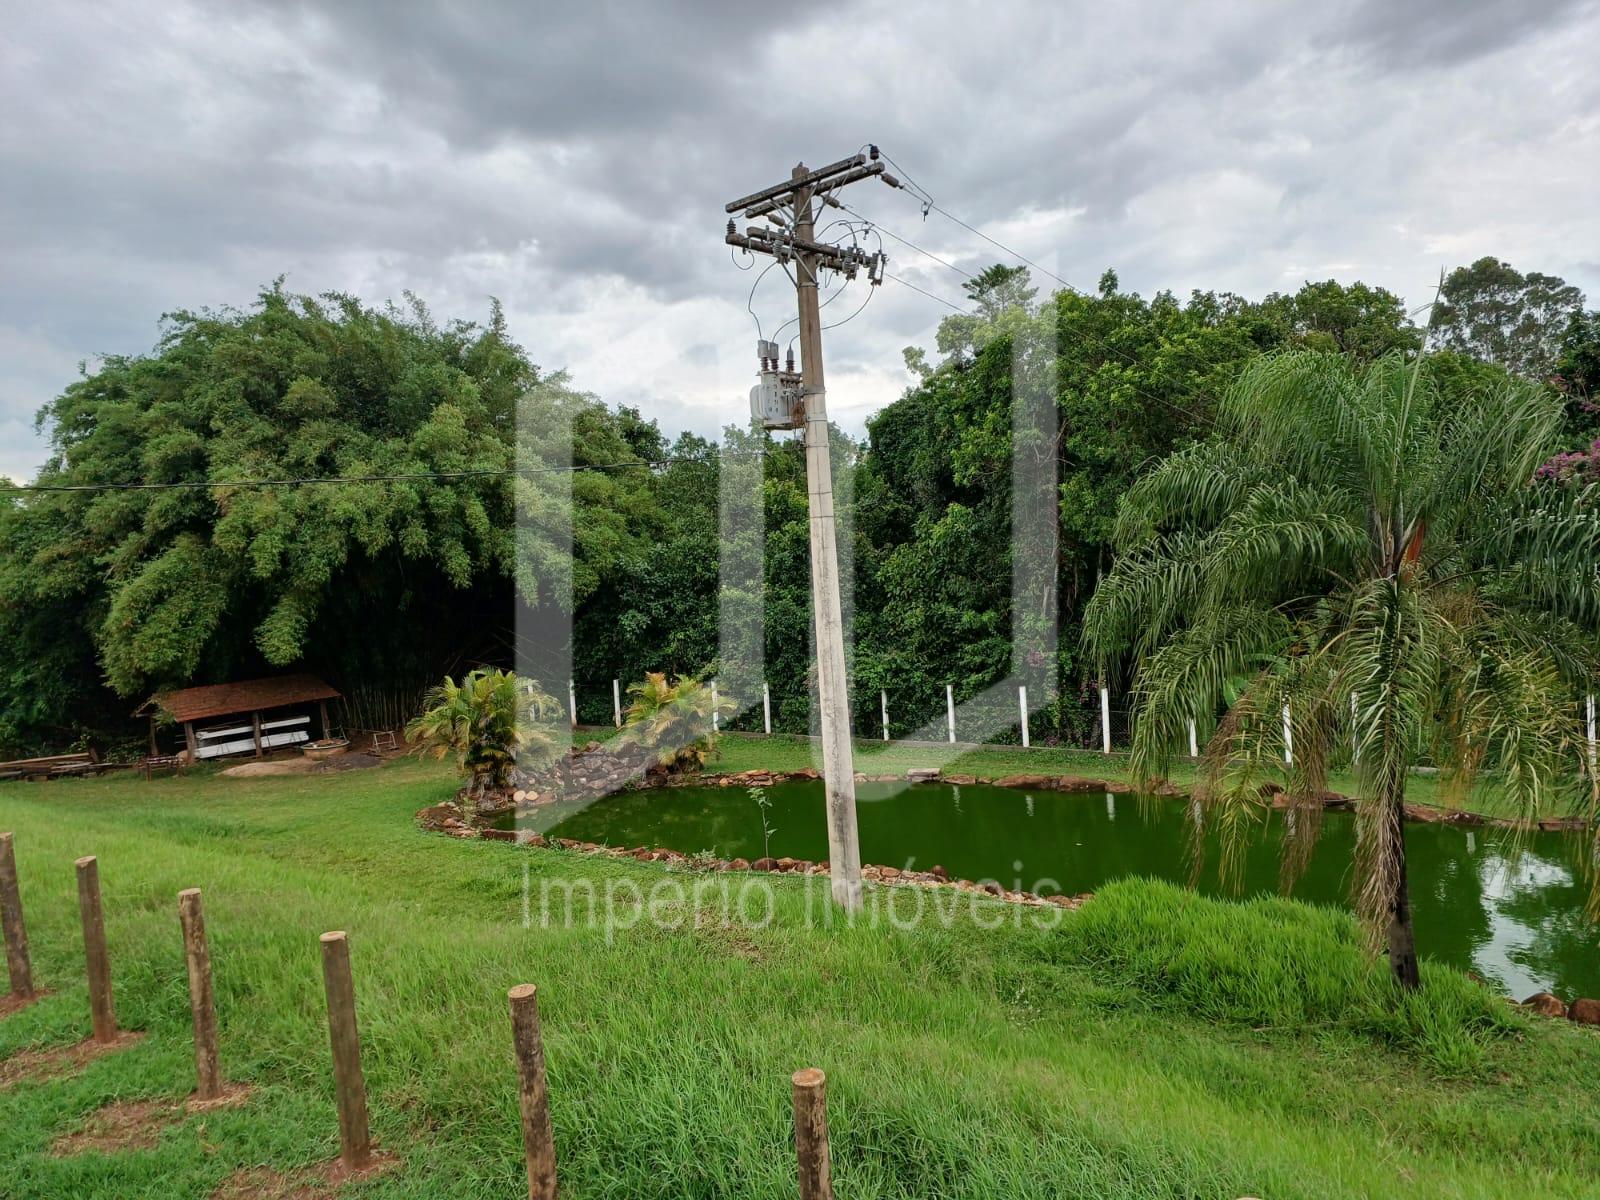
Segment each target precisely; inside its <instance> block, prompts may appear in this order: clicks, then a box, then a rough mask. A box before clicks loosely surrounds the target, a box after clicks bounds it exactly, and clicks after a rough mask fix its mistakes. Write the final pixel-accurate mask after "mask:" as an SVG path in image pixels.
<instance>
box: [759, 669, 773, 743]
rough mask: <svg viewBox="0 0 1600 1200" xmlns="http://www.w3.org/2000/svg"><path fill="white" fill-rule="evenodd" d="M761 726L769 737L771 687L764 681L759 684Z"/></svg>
mask: <svg viewBox="0 0 1600 1200" xmlns="http://www.w3.org/2000/svg"><path fill="white" fill-rule="evenodd" d="M761 724H762V725H763V726H764V727H765V728H766V731H767V733H768V735H769V736H770V735H771V733H772V687H771V685H769V684H768V683H766V682H765V681H763V682H762V684H761Z"/></svg>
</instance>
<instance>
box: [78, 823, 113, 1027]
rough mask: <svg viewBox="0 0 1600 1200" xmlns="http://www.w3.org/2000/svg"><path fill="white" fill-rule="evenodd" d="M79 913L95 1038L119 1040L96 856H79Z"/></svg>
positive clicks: (98, 866) (90, 1014)
mask: <svg viewBox="0 0 1600 1200" xmlns="http://www.w3.org/2000/svg"><path fill="white" fill-rule="evenodd" d="M73 865H74V866H75V867H77V869H78V915H79V916H80V917H81V918H82V919H83V957H84V962H85V963H86V965H87V966H88V969H89V1017H90V1020H91V1022H92V1023H93V1027H94V1040H95V1041H97V1042H102V1043H104V1042H114V1041H116V1040H117V1009H116V1005H115V1004H114V1003H113V1002H112V999H111V956H110V954H108V953H107V951H106V917H105V910H104V909H103V908H102V907H101V904H100V864H99V863H98V862H97V861H96V859H95V857H94V855H92V854H91V855H88V856H86V857H84V858H80V859H78V861H77V862H76V863H74V864H73Z"/></svg>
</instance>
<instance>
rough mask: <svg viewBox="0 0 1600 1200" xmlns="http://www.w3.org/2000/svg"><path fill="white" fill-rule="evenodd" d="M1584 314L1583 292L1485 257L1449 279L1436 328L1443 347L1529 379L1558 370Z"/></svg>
mask: <svg viewBox="0 0 1600 1200" xmlns="http://www.w3.org/2000/svg"><path fill="white" fill-rule="evenodd" d="M1582 311H1583V293H1582V292H1581V291H1579V290H1578V289H1577V288H1576V287H1574V286H1573V285H1572V284H1570V283H1568V282H1567V281H1566V280H1564V279H1562V278H1560V277H1559V276H1556V275H1543V274H1540V273H1539V272H1538V271H1529V272H1528V273H1527V274H1526V275H1524V274H1523V273H1522V272H1520V271H1518V270H1517V269H1516V268H1514V267H1513V266H1512V265H1511V264H1510V263H1507V262H1502V261H1501V260H1500V259H1497V258H1492V257H1484V258H1480V259H1479V260H1478V261H1477V262H1475V263H1473V264H1472V265H1471V266H1470V267H1457V268H1456V269H1455V270H1454V271H1451V272H1450V274H1449V275H1447V276H1445V280H1444V286H1443V287H1442V288H1441V290H1440V292H1439V301H1438V303H1437V304H1436V305H1435V306H1434V310H1433V319H1432V322H1431V329H1432V330H1433V332H1434V335H1435V337H1436V339H1437V343H1438V344H1439V345H1441V346H1443V347H1445V348H1446V349H1450V350H1460V351H1463V352H1464V353H1467V354H1472V355H1475V356H1477V357H1478V358H1481V359H1483V360H1484V361H1486V362H1492V363H1498V364H1499V365H1500V366H1502V367H1504V368H1506V370H1508V371H1512V372H1514V373H1516V374H1518V375H1522V376H1525V377H1527V378H1529V379H1546V378H1548V377H1549V375H1550V374H1551V372H1552V371H1554V370H1555V367H1556V361H1557V359H1558V357H1559V356H1560V353H1561V340H1562V335H1563V334H1564V333H1565V332H1566V330H1567V326H1568V322H1569V321H1570V320H1571V318H1572V316H1573V315H1574V314H1576V313H1580V312H1582Z"/></svg>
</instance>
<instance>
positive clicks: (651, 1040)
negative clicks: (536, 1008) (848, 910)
mask: <svg viewBox="0 0 1600 1200" xmlns="http://www.w3.org/2000/svg"><path fill="white" fill-rule="evenodd" d="M744 745H745V744H744V743H741V742H738V741H735V740H730V741H729V742H728V743H727V750H726V751H725V755H727V756H729V757H732V756H734V755H735V754H744V753H745V752H746V751H745V750H744V749H743V747H744ZM763 745H766V746H767V749H768V751H769V752H770V751H773V750H776V748H777V744H776V743H772V744H765V743H763ZM796 749H797V751H798V749H799V748H798V747H796ZM1091 757H1097V756H1091ZM1029 761H1030V763H1033V762H1036V761H1037V760H1036V759H1031V758H1030V760H1029ZM725 765H728V764H727V763H726V761H725ZM748 765H766V766H783V765H786V764H785V763H783V762H781V761H779V760H778V759H777V757H776V756H775V755H773V754H771V753H768V754H767V755H764V756H763V757H762V758H761V759H760V762H759V763H757V762H751V763H750V764H748ZM795 765H800V764H798V763H797V764H795ZM910 765H917V764H910ZM864 769H868V770H871V769H873V768H872V767H870V766H864ZM883 769H886V770H887V769H889V768H883ZM953 769H961V768H953ZM1029 769H1044V768H1038V767H1033V766H1030V768H1029ZM1063 769H1065V768H1063ZM973 773H977V772H973ZM1001 773H1004V772H1001ZM1074 773H1089V772H1086V771H1077V772H1074ZM453 786H454V784H453V780H452V779H451V777H450V776H449V774H448V772H446V771H444V770H442V769H440V768H438V767H435V766H432V765H428V766H423V765H418V764H414V763H406V764H403V765H398V766H392V767H387V768H384V769H381V770H378V771H369V772H351V773H347V774H343V775H330V776H321V777H315V778H273V779H256V780H226V779H221V778H217V777H215V776H209V777H208V776H202V775H194V776H191V777H188V778H182V779H172V780H159V781H156V782H154V783H146V782H144V781H142V780H133V779H125V778H124V779H117V778H108V779H102V780H85V781H73V782H62V783H52V784H48V785H33V786H22V785H3V786H0V828H6V829H12V830H14V831H15V833H16V838H17V853H18V860H19V867H20V870H21V875H22V887H23V891H24V897H25V900H26V903H27V905H28V914H29V921H30V933H31V938H32V943H33V947H34V952H35V960H36V974H37V975H38V976H39V977H40V979H41V982H42V983H44V984H45V985H46V986H48V987H50V988H52V989H53V994H52V995H51V996H50V997H48V998H47V999H45V1000H44V1001H42V1002H41V1003H39V1004H37V1005H35V1006H34V1007H32V1008H30V1009H28V1010H26V1011H24V1012H22V1013H19V1014H16V1015H13V1016H11V1017H8V1018H5V1019H4V1020H0V1055H5V1054H9V1053H11V1052H13V1051H15V1050H17V1049H18V1048H21V1047H28V1046H34V1045H40V1044H60V1043H67V1042H71V1041H74V1040H76V1039H78V1038H80V1037H82V1036H83V1035H84V1034H85V1033H86V1032H87V1007H86V998H85V990H84V986H83V983H82V969H81V960H80V955H81V949H80V942H79V936H78V933H77V912H76V902H75V894H74V885H73V872H72V859H73V858H74V857H75V856H77V855H80V854H85V853H94V854H97V855H99V856H100V860H101V877H102V882H103V887H104V892H105V899H106V907H107V919H108V926H109V934H110V940H111V951H112V956H113V964H114V975H115V979H116V985H117V1001H118V1010H119V1013H120V1015H121V1017H122V1019H123V1023H124V1024H125V1025H126V1026H129V1027H132V1028H137V1029H143V1030H145V1031H147V1033H148V1036H147V1037H146V1039H145V1040H144V1041H143V1042H142V1043H141V1044H139V1045H138V1046H136V1047H134V1048H132V1049H130V1050H128V1051H125V1052H123V1053H121V1054H119V1055H116V1056H113V1057H110V1058H106V1059H102V1060H100V1061H98V1062H95V1063H93V1064H91V1065H90V1066H89V1067H87V1068H85V1069H84V1070H83V1071H82V1072H81V1073H79V1074H77V1075H75V1076H72V1077H69V1078H66V1079H61V1080H57V1081H54V1082H25V1083H22V1084H19V1085H17V1086H15V1087H13V1088H12V1089H10V1090H8V1091H0V1123H3V1124H4V1127H5V1128H6V1137H5V1138H4V1140H3V1141H0V1179H3V1180H4V1181H5V1183H4V1185H3V1187H4V1194H5V1195H6V1196H8V1197H17V1198H19V1200H20V1198H24V1197H26V1198H35V1197H51V1198H63V1200H65V1198H68V1197H70V1198H73V1200H78V1198H89V1200H92V1198H97V1197H106V1198H111V1197H115V1198H117V1200H133V1198H139V1197H150V1198H155V1197H159V1198H160V1200H187V1198H189V1197H204V1196H207V1195H208V1194H209V1193H210V1192H211V1191H212V1190H213V1189H214V1188H215V1187H216V1186H217V1185H218V1183H219V1182H220V1181H221V1180H223V1179H224V1178H225V1177H227V1176H228V1175H229V1174H230V1173H231V1172H233V1171H234V1170H236V1169H238V1168H240V1167H244V1166H249V1165H254V1164H258V1163H266V1164H271V1165H273V1166H275V1167H279V1168H285V1169H287V1168H292V1167H295V1166H297V1165H300V1164H307V1163H311V1162H315V1161H317V1160H320V1159H324V1158H327V1157H329V1156H331V1155H332V1154H333V1153H334V1151H335V1134H334V1119H333V1106H332V1089H331V1086H330V1084H329V1080H328V1076H327V1069H326V1063H327V1058H328V1051H327V1040H326V1028H325V1025H324V1023H323V1022H324V1015H323V1008H322V996H321V980H320V974H319V970H320V968H319V959H318V950H317V940H316V939H317V935H318V934H319V933H320V932H322V931H323V930H325V929H334V928H342V929H346V930H348V931H349V932H350V936H351V943H352V955H353V959H354V964H355V971H356V979H357V989H358V996H359V1006H360V1016H361V1021H362V1033H363V1039H364V1042H365V1047H366V1068H367V1078H368V1084H369V1089H370V1092H371V1096H372V1102H373V1114H374V1127H375V1130H376V1133H377V1135H378V1137H379V1139H380V1141H381V1142H382V1143H383V1144H384V1145H385V1146H387V1147H389V1148H391V1149H393V1150H395V1151H397V1152H398V1153H399V1154H400V1156H401V1158H402V1164H401V1166H400V1167H399V1168H398V1169H396V1170H395V1171H393V1172H391V1173H389V1174H387V1175H385V1176H382V1177H380V1178H378V1179H377V1180H375V1181H373V1182H372V1183H370V1184H367V1185H364V1186H363V1187H362V1189H361V1190H360V1192H359V1193H356V1194H359V1195H361V1196H372V1197H408V1198H421V1197H429V1198H433V1197H472V1198H475V1200H476V1198H482V1200H488V1198H489V1197H513V1196H516V1195H519V1194H523V1193H522V1192H521V1184H520V1175H519V1172H520V1151H519V1144H518V1123H517V1114H516V1107H515V1092H514V1084H513V1079H514V1077H513V1068H512V1063H511V1058H510V1039H509V1031H508V1022H507V1019H506V1013H505V992H506V988H507V987H509V986H510V985H511V984H513V983H517V982H522V981H532V982H536V983H538V984H539V985H540V989H541V995H540V998H541V1008H542V1011H543V1017H544V1027H545V1037H546V1048H547V1053H548V1058H549V1070H550V1081H551V1088H552V1106H553V1109H554V1120H555V1130H556V1142H557V1146H558V1150H559V1155H560V1167H561V1175H562V1180H563V1187H564V1194H565V1195H569V1196H576V1197H586V1196H587V1197H593V1196H615V1197H637V1196H661V1197H683V1196H738V1197H767V1196H771V1197H780V1196H791V1195H792V1194H793V1191H794V1183H793V1175H792V1168H791V1149H790V1134H789V1115H788V1105H789V1085H788V1076H789V1073H790V1072H791V1071H793V1070H794V1069H795V1068H796V1067H799V1066H802V1065H817V1066H821V1067H822V1068H824V1069H825V1070H826V1071H827V1072H828V1075H829V1094H830V1111H831V1115H832V1120H833V1133H834V1161H835V1174H836V1177H837V1180H838V1185H837V1186H838V1190H839V1194H840V1195H841V1196H849V1197H852V1198H872V1197H927V1196H941V1197H942V1196H973V1197H995V1198H999V1197H1059V1196H1093V1197H1150V1198H1155V1197H1164V1198H1173V1197H1195V1198H1205V1200H1209V1198H1213V1197H1215V1198H1218V1200H1232V1198H1233V1197H1237V1196H1241V1195H1258V1196H1266V1197H1272V1198H1274V1200H1279V1198H1296V1197H1299V1198H1307V1197H1335V1196H1381V1195H1390V1194H1398V1193H1399V1192H1400V1191H1402V1190H1403V1191H1404V1192H1405V1194H1407V1195H1408V1196H1413V1197H1499V1196H1507V1197H1510V1196H1516V1197H1534V1196H1550V1197H1562V1198H1570V1197H1574V1196H1581V1195H1586V1194H1594V1189H1595V1187H1596V1180H1597V1179H1600V1113H1597V1111H1596V1109H1595V1105H1594V1091H1593V1080H1594V1079H1595V1078H1596V1077H1597V1074H1600V1037H1596V1036H1594V1034H1593V1033H1592V1032H1590V1031H1587V1030H1582V1029H1578V1028H1576V1027H1572V1026H1569V1025H1567V1024H1566V1023H1564V1022H1559V1023H1558V1022H1536V1023H1532V1024H1527V1023H1524V1022H1520V1021H1518V1022H1514V1023H1512V1025H1511V1026H1509V1027H1508V1023H1507V1020H1506V1018H1505V1016H1504V1011H1505V1010H1504V1009H1503V1007H1502V1006H1501V1004H1500V1002H1499V1001H1498V1000H1495V999H1494V998H1492V997H1489V996H1487V995H1486V994H1483V993H1481V992H1479V991H1478V990H1477V989H1475V988H1474V987H1473V986H1472V985H1470V984H1468V983H1467V982H1465V981H1464V980H1462V979H1460V978H1459V977H1456V976H1454V975H1450V974H1448V973H1445V972H1430V980H1429V989H1428V992H1427V994H1426V996H1425V997H1424V999H1423V1001H1422V1002H1421V1004H1419V1005H1417V1006H1414V1007H1413V1008H1411V1009H1400V1010H1397V1009H1395V1008H1394V1007H1393V1005H1392V1003H1390V1001H1389V998H1388V997H1387V996H1386V995H1385V994H1384V988H1383V985H1382V981H1381V978H1379V979H1377V980H1374V979H1373V977H1372V976H1371V975H1370V973H1369V972H1368V971H1367V970H1366V968H1365V967H1364V966H1363V964H1362V962H1361V960H1360V958H1359V956H1358V952H1357V951H1356V948H1355V946H1354V942H1353V940H1352V937H1351V933H1350V927H1349V922H1348V921H1347V920H1345V919H1344V918H1342V917H1339V916H1337V915H1336V914H1333V913H1331V912H1328V911H1326V910H1317V909H1309V908H1305V907H1303V906H1299V905H1293V904H1287V903H1283V902H1279V901H1259V902H1254V903H1252V904H1249V905H1231V904H1223V903H1215V902H1210V901H1203V900H1198V899H1196V898H1194V897H1190V896H1187V895H1186V894H1184V893H1182V892H1181V891H1178V890H1176V889H1172V888H1168V887H1164V886H1162V885H1154V884H1126V885H1120V886H1118V887H1114V888H1112V889H1108V890H1107V891H1106V893H1104V894H1103V895H1102V896H1101V897H1100V898H1099V899H1097V900H1096V901H1094V902H1092V903H1091V904H1090V905H1088V906H1087V907H1086V908H1085V909H1083V910H1082V911H1081V912H1080V913H1077V914H1063V915H1062V919H1061V925H1060V927H1059V928H1054V929H1050V928H1045V929H1040V928H1034V927H1032V926H1031V925H1029V924H1028V923H1026V922H1019V921H1018V920H1017V919H1016V917H1015V914H1016V913H1017V912H1019V911H1020V910H1012V909H1006V908H1001V907H998V906H992V905H987V904H980V905H979V906H978V907H977V908H976V909H969V908H962V909H959V910H957V911H956V913H955V915H954V916H953V917H952V919H951V920H950V921H949V923H948V926H947V927H946V926H945V925H943V924H941V923H939V922H937V921H931V920H930V921H927V922H924V923H923V924H921V925H919V926H918V927H917V928H915V929H896V928H892V927H888V926H887V925H886V924H884V923H881V922H880V923H879V924H878V925H876V926H873V927H855V928H850V927H843V926H840V925H837V924H835V925H832V926H831V927H826V928H822V927H818V926H817V925H816V924H815V923H814V922H808V920H807V913H808V908H807V905H808V899H809V902H810V904H811V909H810V911H811V914H812V915H813V916H815V914H816V913H817V912H818V911H820V908H819V906H818V904H817V893H815V892H814V893H813V894H812V895H811V897H809V898H808V896H807V895H806V894H805V893H804V891H803V883H802V881H799V880H788V879H776V880H770V881H769V882H770V884H771V886H772V887H773V888H774V889H775V897H776V899H775V906H774V910H773V917H772V920H771V922H770V923H768V924H767V925H765V926H764V927H760V928H744V927H740V926H733V927H725V926H724V925H723V923H722V922H721V920H720V915H713V914H710V913H709V912H708V913H707V916H708V918H710V919H708V920H706V921H704V922H702V923H700V924H699V926H698V927H697V926H696V922H695V921H694V920H693V919H692V916H693V913H692V912H691V911H690V910H689V909H688V908H687V907H684V906H676V907H675V906H674V905H672V904H670V903H669V904H668V905H667V906H666V907H665V908H664V909H663V911H662V915H664V916H666V917H668V918H669V919H673V920H672V923H671V925H670V927H666V926H662V925H658V924H653V923H651V922H648V921H639V922H638V923H637V924H636V925H634V926H633V927H632V928H629V929H626V930H621V931H613V932H612V933H611V934H610V935H609V936H608V935H607V933H606V932H605V931H604V930H601V929H593V928H540V927H538V925H537V924H535V925H534V927H532V928H525V927H524V924H523V911H524V909H523V905H524V870H526V871H527V872H528V877H527V878H528V882H529V883H530V884H531V886H532V889H533V893H534V895H535V896H537V894H538V892H539V890H540V888H541V885H543V884H546V883H552V884H562V883H570V882H572V881H574V880H579V879H584V878H588V879H593V880H595V881H597V885H598V886H599V887H600V888H601V889H602V890H603V889H604V887H605V886H606V884H607V883H608V882H609V883H611V884H613V885H615V886H621V887H623V888H627V889H630V890H631V889H632V888H635V887H637V888H640V889H648V888H650V887H652V886H653V885H655V884H657V883H658V882H660V881H662V880H664V879H671V878H674V877H673V876H669V875H667V874H666V873H664V872H663V871H662V870H661V869H660V868H659V867H656V866H653V865H646V864H635V863H631V862H618V861H611V860H606V861H598V860H594V859H589V858H584V857H580V856H575V855H568V854H563V853H560V852H556V851H535V850H525V849H520V848H516V847H509V846H503V845H496V844H486V843H478V842H458V841H454V840H450V839H447V838H442V837H436V836H429V835H423V834H420V833H418V832H417V831H416V830H415V829H414V827H413V826H412V823H411V814H412V813H413V812H414V811H415V810H416V809H417V808H419V807H421V806H422V805H424V804H428V803H432V802H435V801H437V800H439V799H442V798H444V797H445V796H446V795H448V794H449V793H450V792H451V791H452V790H453ZM187 886H200V887H202V888H204V889H205V898H206V908H207V919H208V923H209V925H210V931H211V939H212V953H213V958H214V960H215V964H216V970H217V986H218V1005H219V1010H220V1016H221V1023H222V1030H223V1045H222V1049H223V1060H224V1065H225V1068H226V1070H227V1071H228V1073H229V1074H230V1075H231V1076H233V1077H235V1078H240V1079H247V1080H249V1081H251V1082H253V1083H254V1084H255V1086H256V1094H255V1098H254V1099H253V1101H252V1102H251V1103H250V1104H249V1105H248V1106H247V1107H244V1108H241V1109H238V1110H235V1111H229V1112H222V1113H215V1114H211V1115H209V1116H206V1117H204V1118H190V1119H189V1120H187V1121H184V1122H183V1123H181V1124H178V1125H176V1126H174V1127H173V1128H171V1129H169V1130H168V1131H167V1132H165V1133H164V1134H163V1135H162V1137H161V1140H160V1141H159V1143H158V1144H157V1145H156V1146H155V1147H154V1148H153V1149H149V1150H144V1151H138V1152H133V1153H126V1154H118V1155H101V1154H88V1155H80V1156H73V1157H54V1156H52V1155H51V1153H50V1150H49V1147H50V1145H51V1142H52V1140H53V1139H55V1138H56V1137H57V1136H59V1135H61V1134H63V1133H66V1132H69V1131H71V1130H72V1129H74V1128H76V1127H78V1125H79V1124H80V1123H81V1121H82V1119H83V1117H84V1115H85V1114H87V1113H89V1112H91V1111H92V1110H94V1109H95V1108H96V1107H98V1106H99V1105H101V1104H104V1103H105V1102H107V1101H109V1100H112V1099H119V1098H123V1099H125V1098H130V1097H164V1096H165V1097H173V1098H176V1097H181V1096H182V1095H184V1094H185V1093H186V1092H187V1091H188V1090H189V1089H190V1088H191V1087H192V1084H193V1076H192V1063H191V1059H190V1046H189V1041H188V1028H187V998H186V987H185V980H184V974H183V960H182V953H181V944H180V940H179V935H178V926H177V920H176V913H175V896H176V893H177V892H178V890H179V889H180V888H183V887H187ZM995 915H998V916H999V917H1000V918H1001V919H1000V921H999V924H998V927H997V928H992V929H991V928H982V927H981V925H983V924H988V923H992V918H993V917H994V916H995Z"/></svg>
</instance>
